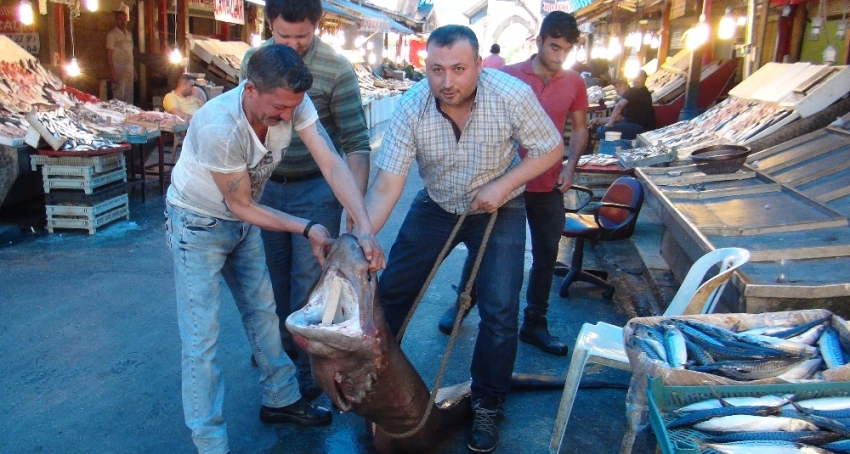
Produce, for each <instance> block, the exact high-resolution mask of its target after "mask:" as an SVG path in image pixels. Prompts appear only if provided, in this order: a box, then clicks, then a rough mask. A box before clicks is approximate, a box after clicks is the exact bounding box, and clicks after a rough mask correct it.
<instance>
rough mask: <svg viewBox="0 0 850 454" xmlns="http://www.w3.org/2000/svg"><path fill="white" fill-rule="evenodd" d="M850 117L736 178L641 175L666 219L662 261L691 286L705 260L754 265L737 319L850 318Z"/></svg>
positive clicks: (696, 173)
mask: <svg viewBox="0 0 850 454" xmlns="http://www.w3.org/2000/svg"><path fill="white" fill-rule="evenodd" d="M848 163H850V114H847V115H845V116H844V117H842V118H841V119H840V120H839V121H836V122H835V123H834V124H833V125H830V126H828V127H827V128H824V129H822V130H820V131H816V132H813V133H810V134H807V135H804V136H801V137H798V138H796V139H793V140H790V141H788V142H785V143H783V144H780V145H777V146H775V147H772V148H769V149H767V150H763V151H760V152H757V153H754V154H751V155H750V156H749V157H748V158H747V163H746V164H744V166H743V168H742V169H740V170H738V171H737V172H734V173H726V174H715V175H709V174H705V173H704V172H702V171H700V170H698V169H697V167H696V166H694V165H684V166H676V167H668V168H639V169H637V170H636V174H637V175H638V177H639V178H640V179H641V180H642V181H643V182H644V183H645V186H646V188H647V193H648V196H647V203H648V205H649V206H653V207H654V208H655V209H656V211H657V212H658V213H659V216H660V217H661V219H662V223H663V229H662V235H661V254H662V256H663V257H664V258H665V260H666V261H667V263H668V265H669V266H670V268H671V270H672V271H673V273H674V274H675V275H676V276H677V277H680V278H681V277H683V276H684V275H685V274H686V273H687V270H688V269H689V268H690V266H691V264H693V263H694V262H695V261H696V260H697V259H698V258H699V257H700V256H702V255H703V254H704V253H706V252H708V251H711V250H714V249H718V248H723V247H730V246H735V247H742V248H746V249H748V250H750V251H751V253H752V259H751V260H750V262H749V263H747V264H746V265H744V266H743V267H742V268H741V269H740V270H739V271H738V272H737V279H735V280H734V281H733V282H734V283H735V286H734V288H731V287H732V286H730V288H729V289H728V290H727V291H729V290H732V291H731V292H730V293H729V294H727V295H726V296H727V299H726V300H725V303H726V305H727V307H728V309H730V310H732V311H734V312H749V313H758V312H764V311H777V310H790V309H805V308H814V307H819V308H826V309H830V310H832V311H833V312H835V313H837V314H840V315H842V316H845V317H847V316H848V315H850V273H848V272H847V270H850V221H849V220H848V218H850V188H848V184H847V182H848V181H850V164H848Z"/></svg>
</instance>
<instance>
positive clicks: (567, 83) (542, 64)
mask: <svg viewBox="0 0 850 454" xmlns="http://www.w3.org/2000/svg"><path fill="white" fill-rule="evenodd" d="M578 39H579V31H578V25H577V24H576V20H575V18H574V17H573V16H571V15H570V14H567V13H564V12H562V11H555V12H552V13H549V14H548V15H547V16H546V18H545V19H544V20H543V24H541V26H540V35H539V36H538V37H537V54H535V55H532V56H531V58H530V59H528V60H527V61H524V62H522V63H517V64H514V65H508V66H505V67H503V68H501V70H502V71H504V72H506V73H508V74H510V75H512V76H514V77H516V78H518V79H520V80H521V81H523V82H525V83H526V84H528V85H529V86H530V87H531V89H532V91H534V94H535V95H537V99H538V101H540V104H541V105H542V106H543V110H544V111H546V113H547V114H548V115H549V118H550V119H551V120H552V122H553V123H554V124H555V127H556V128H558V130H559V131H563V130H564V125H565V124H566V122H567V117H568V116H569V118H570V120H571V121H572V134H571V136H570V146H569V154H568V157H569V160H568V161H567V165H566V166H564V165H562V163H560V162H559V163H558V164H556V165H555V166H553V167H552V168H550V169H549V170H547V171H546V172H544V173H543V175H540V176H539V177H537V178H535V179H533V180H531V181H529V182H528V183H527V184H526V186H525V193H524V196H525V208H526V211H527V216H528V226H529V230H530V231H531V255H532V263H531V270H530V272H529V276H528V290H527V293H526V301H527V305H526V307H525V316H524V318H523V322H522V327H521V328H520V331H519V339H520V340H521V341H523V342H525V343H527V344H531V345H534V346H536V347H538V348H540V349H541V350H543V351H545V352H547V353H551V354H553V355H559V356H564V355H566V354H567V353H568V352H569V347H567V345H565V344H564V343H562V342H560V341H559V340H558V338H557V337H554V336H551V335H550V334H549V329H548V326H547V322H546V313H547V311H548V309H549V292H550V291H551V289H552V280H553V279H554V275H555V262H556V261H557V258H558V242H559V240H560V238H561V231H562V230H563V227H564V196H563V193H564V192H566V191H567V190H569V189H570V187H571V186H572V183H573V173H574V172H575V168H576V165H577V164H578V158H579V156H581V153H582V150H584V147H585V145H586V144H587V106H588V104H587V87H586V86H585V84H584V79H582V78H581V75H579V73H577V72H575V71H573V70H565V69H563V68H562V66H563V64H564V61H565V60H566V59H567V55H568V54H569V53H570V51H572V48H573V45H575V44H576V43H577V42H578ZM525 153H526V151H525V149H523V148H522V147H520V149H519V154H520V156H521V157H524V156H525ZM466 265H467V266H465V267H464V273H463V278H462V279H461V282H462V283H465V282H466V277H467V276H468V275H469V273H468V270H469V269H470V266H469V265H470V260H467V264H466ZM457 311H458V307H457V304H455V305H454V307H452V308H450V309H449V310H448V311H447V312H446V314H445V315H444V316H443V317H442V319H441V320H440V330H441V331H443V332H444V333H446V332H448V333H451V329H452V325H453V323H454V318H455V315H456V314H457Z"/></svg>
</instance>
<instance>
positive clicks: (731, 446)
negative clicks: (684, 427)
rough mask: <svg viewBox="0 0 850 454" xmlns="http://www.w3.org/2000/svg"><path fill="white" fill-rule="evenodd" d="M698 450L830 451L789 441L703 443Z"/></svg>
mask: <svg viewBox="0 0 850 454" xmlns="http://www.w3.org/2000/svg"><path fill="white" fill-rule="evenodd" d="M700 448H701V449H703V450H705V449H711V450H714V451H716V452H719V453H721V454H829V453H830V451H827V450H825V449H822V448H819V447H817V446H809V445H804V444H801V443H794V442H789V441H772V440H762V441H758V440H752V441H735V442H731V443H704V444H701V445H700Z"/></svg>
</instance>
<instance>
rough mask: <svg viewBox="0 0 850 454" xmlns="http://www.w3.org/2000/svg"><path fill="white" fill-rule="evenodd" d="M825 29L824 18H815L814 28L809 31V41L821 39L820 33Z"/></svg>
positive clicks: (813, 21) (813, 19)
mask: <svg viewBox="0 0 850 454" xmlns="http://www.w3.org/2000/svg"><path fill="white" fill-rule="evenodd" d="M822 29H823V18H822V17H813V18H812V28H811V29H810V30H809V40H810V41H818V40H819V39H820V32H821V30H822Z"/></svg>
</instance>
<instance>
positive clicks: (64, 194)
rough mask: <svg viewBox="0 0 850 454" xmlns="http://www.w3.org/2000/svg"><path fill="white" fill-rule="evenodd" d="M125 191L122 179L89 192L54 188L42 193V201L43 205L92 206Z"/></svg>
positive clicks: (125, 186) (125, 187)
mask: <svg viewBox="0 0 850 454" xmlns="http://www.w3.org/2000/svg"><path fill="white" fill-rule="evenodd" d="M126 193H127V185H126V184H125V183H124V182H123V181H116V182H113V183H109V184H107V185H104V186H101V187H99V188H97V189H95V190H94V191H93V192H92V193H91V194H86V193H85V192H82V191H79V190H73V189H54V190H52V191H50V192H49V193H47V194H45V195H44V203H45V205H60V204H71V205H81V206H94V205H97V204H98V203H100V202H103V201H106V200H109V199H111V198H114V197H118V196H119V195H122V194H126Z"/></svg>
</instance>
